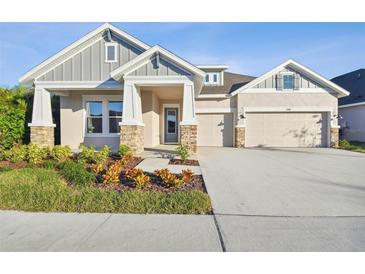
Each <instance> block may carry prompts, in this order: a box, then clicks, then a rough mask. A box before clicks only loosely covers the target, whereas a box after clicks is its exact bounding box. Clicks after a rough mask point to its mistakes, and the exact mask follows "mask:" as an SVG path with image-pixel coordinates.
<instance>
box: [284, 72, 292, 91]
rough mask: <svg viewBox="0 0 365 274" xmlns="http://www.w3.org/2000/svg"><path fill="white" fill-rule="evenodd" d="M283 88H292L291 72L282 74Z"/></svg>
mask: <svg viewBox="0 0 365 274" xmlns="http://www.w3.org/2000/svg"><path fill="white" fill-rule="evenodd" d="M283 88H284V89H294V75H292V74H284V75H283Z"/></svg>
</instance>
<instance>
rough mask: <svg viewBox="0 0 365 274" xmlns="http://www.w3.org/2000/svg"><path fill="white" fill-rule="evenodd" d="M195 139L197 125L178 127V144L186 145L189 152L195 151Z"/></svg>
mask: <svg viewBox="0 0 365 274" xmlns="http://www.w3.org/2000/svg"><path fill="white" fill-rule="evenodd" d="M197 137H198V126H197V125H180V143H181V144H182V145H187V146H188V147H189V150H190V152H193V153H195V152H196V151H197Z"/></svg>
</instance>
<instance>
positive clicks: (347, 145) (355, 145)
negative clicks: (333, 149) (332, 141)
mask: <svg viewBox="0 0 365 274" xmlns="http://www.w3.org/2000/svg"><path fill="white" fill-rule="evenodd" d="M339 147H340V148H341V149H346V150H351V151H355V152H362V153H365V142H359V141H346V140H341V141H340V143H339Z"/></svg>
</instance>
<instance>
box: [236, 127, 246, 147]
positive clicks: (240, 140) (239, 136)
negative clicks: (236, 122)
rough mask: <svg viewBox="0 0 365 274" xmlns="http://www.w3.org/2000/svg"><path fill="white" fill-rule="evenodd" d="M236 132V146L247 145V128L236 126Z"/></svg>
mask: <svg viewBox="0 0 365 274" xmlns="http://www.w3.org/2000/svg"><path fill="white" fill-rule="evenodd" d="M234 133H235V134H234V146H235V147H238V148H242V147H245V138H246V135H245V133H246V128H244V127H236V128H235V130H234Z"/></svg>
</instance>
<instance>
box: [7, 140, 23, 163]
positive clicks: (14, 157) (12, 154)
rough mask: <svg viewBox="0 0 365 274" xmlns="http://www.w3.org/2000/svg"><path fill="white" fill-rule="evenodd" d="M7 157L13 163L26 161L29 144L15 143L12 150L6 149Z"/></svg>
mask: <svg viewBox="0 0 365 274" xmlns="http://www.w3.org/2000/svg"><path fill="white" fill-rule="evenodd" d="M6 159H7V160H9V161H10V162H13V163H17V162H21V161H25V160H26V159H27V146H26V145H18V144H16V145H14V146H13V147H12V148H11V149H10V150H8V151H6Z"/></svg>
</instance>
